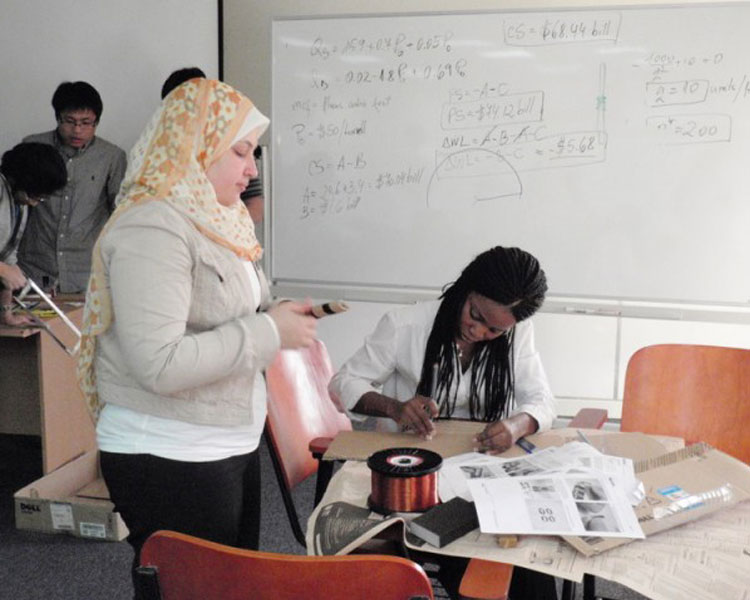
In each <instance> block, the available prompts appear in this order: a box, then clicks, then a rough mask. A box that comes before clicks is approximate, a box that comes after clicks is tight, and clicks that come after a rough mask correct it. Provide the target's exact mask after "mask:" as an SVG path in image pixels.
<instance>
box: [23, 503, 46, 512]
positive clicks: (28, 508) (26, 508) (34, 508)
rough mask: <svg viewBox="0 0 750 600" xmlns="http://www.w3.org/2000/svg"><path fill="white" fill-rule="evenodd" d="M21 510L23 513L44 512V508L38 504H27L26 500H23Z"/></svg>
mask: <svg viewBox="0 0 750 600" xmlns="http://www.w3.org/2000/svg"><path fill="white" fill-rule="evenodd" d="M21 512H23V513H35V512H37V513H38V512H42V509H41V507H40V506H38V505H37V504H27V503H26V502H21Z"/></svg>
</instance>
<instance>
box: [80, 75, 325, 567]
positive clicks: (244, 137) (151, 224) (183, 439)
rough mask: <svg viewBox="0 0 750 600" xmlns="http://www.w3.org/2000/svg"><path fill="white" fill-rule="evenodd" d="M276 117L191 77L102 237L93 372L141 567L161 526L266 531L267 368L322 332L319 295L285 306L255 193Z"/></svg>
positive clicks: (121, 508)
mask: <svg viewBox="0 0 750 600" xmlns="http://www.w3.org/2000/svg"><path fill="white" fill-rule="evenodd" d="M267 126H268V119H267V118H266V117H265V116H263V115H262V114H261V113H260V111H258V109H257V108H256V107H255V106H253V104H252V102H251V101H250V100H249V99H248V98H246V97H245V96H244V95H242V94H241V93H239V92H238V91H236V90H235V89H233V88H232V87H230V86H228V85H226V84H223V83H221V82H218V81H214V80H207V79H194V80H191V81H189V82H187V83H184V84H182V85H181V86H179V88H177V89H175V90H174V91H173V92H172V93H171V94H170V95H169V96H168V97H167V98H166V100H164V102H163V103H162V105H161V107H160V108H159V110H158V111H157V114H156V115H155V116H154V117H153V118H152V119H151V122H150V123H149V125H148V126H147V128H146V130H145V131H144V132H143V134H142V135H141V137H140V139H139V140H138V142H137V143H136V146H135V147H134V148H133V151H132V152H131V155H130V161H131V165H130V169H129V170H128V175H127V176H126V179H125V180H124V181H123V185H122V188H121V190H120V194H119V198H118V203H117V204H118V207H117V209H116V211H115V212H114V213H113V215H112V217H111V218H110V220H109V221H108V222H107V225H106V226H105V228H104V230H103V231H102V234H101V236H100V237H99V240H98V241H97V244H96V246H95V248H94V252H93V263H92V273H91V278H90V281H89V286H88V292H87V294H86V307H85V311H84V327H83V339H82V344H81V355H80V359H79V373H78V376H79V383H80V384H81V387H82V389H83V390H84V394H85V396H86V400H87V402H88V405H89V409H90V410H91V413H92V414H93V415H94V416H95V417H98V422H97V441H98V445H99V448H100V451H101V468H102V475H103V477H104V480H105V482H106V484H107V487H108V488H109V491H110V495H111V498H112V501H113V502H114V504H115V508H116V510H117V511H118V512H119V513H120V514H121V515H122V517H123V519H124V521H125V523H126V525H127V526H128V529H129V530H130V535H129V536H128V542H129V543H130V544H131V545H132V546H133V548H134V550H135V561H134V566H137V564H138V560H139V552H140V549H141V546H142V545H143V543H144V542H145V540H146V538H147V537H148V536H149V535H150V534H151V533H153V532H154V531H156V530H158V529H172V530H176V531H180V532H183V533H187V534H191V535H196V536H199V537H202V538H205V539H209V540H213V541H216V542H219V543H224V544H229V545H242V546H245V547H250V548H257V545H258V531H259V528H258V522H259V517H260V513H259V510H260V509H259V503H260V466H259V456H258V451H257V448H258V443H259V439H260V435H261V433H262V430H263V424H264V421H265V416H266V403H265V402H266V396H265V387H264V383H263V378H262V373H261V372H262V369H263V368H264V367H266V366H267V365H268V364H269V363H270V362H271V360H272V359H273V357H274V355H275V354H276V352H277V351H278V350H279V348H296V347H300V346H306V345H309V344H310V343H311V342H312V340H313V339H314V336H315V319H314V318H313V317H312V316H310V315H309V314H308V313H309V306H307V305H306V304H302V303H297V302H284V303H281V304H278V305H276V306H269V304H268V298H269V293H268V286H267V283H266V280H265V278H264V277H263V275H262V273H261V271H260V270H259V269H258V268H257V267H256V262H257V261H258V259H259V258H260V256H261V248H260V245H259V244H258V242H257V240H256V238H255V234H254V229H253V224H252V220H251V219H250V216H249V215H248V213H247V210H246V209H245V207H244V206H243V204H242V203H241V202H240V193H241V192H242V191H243V190H244V189H245V187H246V186H247V184H248V181H249V179H250V178H252V177H255V176H257V170H256V167H255V161H254V159H253V150H254V148H255V146H256V145H257V143H258V138H259V137H260V136H261V135H262V133H263V132H264V131H265V129H266V127H267Z"/></svg>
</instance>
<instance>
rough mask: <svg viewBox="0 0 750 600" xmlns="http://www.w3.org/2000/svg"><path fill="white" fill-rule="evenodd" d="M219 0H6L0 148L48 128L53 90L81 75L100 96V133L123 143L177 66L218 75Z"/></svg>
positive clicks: (0, 7)
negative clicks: (196, 67)
mask: <svg viewBox="0 0 750 600" xmlns="http://www.w3.org/2000/svg"><path fill="white" fill-rule="evenodd" d="M217 6H218V5H217V0H128V1H127V2H124V1H121V0H116V1H111V0H109V1H105V2H101V1H100V0H2V2H1V3H0V56H2V60H0V81H1V82H2V84H0V123H2V127H0V152H4V151H5V150H7V149H9V148H11V147H12V146H14V145H15V144H17V143H18V142H20V141H21V138H23V137H24V136H26V135H28V134H30V133H37V132H40V131H47V130H50V129H54V127H55V125H56V123H55V115H54V112H53V109H52V105H51V100H52V94H53V93H54V91H55V88H57V86H58V84H60V83H61V82H63V81H78V80H84V81H88V82H89V83H91V84H92V85H93V86H94V87H95V88H96V89H97V90H98V91H99V94H100V95H101V96H102V101H103V103H104V112H103V113H102V119H101V124H100V126H99V128H98V129H97V135H100V136H101V137H103V138H105V139H108V140H109V141H111V142H113V143H115V144H117V145H119V146H120V147H122V148H123V149H124V150H126V151H127V150H129V149H130V147H131V146H132V145H133V143H134V142H135V140H136V138H137V137H138V135H139V134H140V132H141V130H142V129H143V127H144V125H145V123H146V121H147V120H148V118H149V117H150V116H151V114H152V112H153V111H154V110H155V109H156V107H157V106H158V105H159V102H160V100H161V98H160V92H161V86H162V83H163V82H164V80H165V79H166V77H167V76H168V75H169V74H170V73H171V72H172V71H174V70H175V69H179V68H182V67H187V66H193V65H196V66H199V67H201V68H202V69H203V70H204V71H205V72H206V73H207V74H208V75H209V76H212V77H216V76H217V75H218V56H219V50H218V48H219V36H218V7H217Z"/></svg>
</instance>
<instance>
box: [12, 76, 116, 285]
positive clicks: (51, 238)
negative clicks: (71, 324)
mask: <svg viewBox="0 0 750 600" xmlns="http://www.w3.org/2000/svg"><path fill="white" fill-rule="evenodd" d="M52 107H53V108H54V109H55V118H56V119H57V128H56V129H53V130H52V131H47V132H45V133H38V134H34V135H30V136H28V137H26V138H25V139H24V141H25V142H41V143H45V144H49V145H51V146H53V147H55V148H56V149H57V150H58V151H59V152H60V154H61V155H62V157H63V159H64V160H65V165H66V167H67V171H68V181H67V183H66V185H65V187H64V188H62V189H61V190H59V191H58V192H56V193H55V194H54V196H53V197H52V199H54V201H53V202H45V203H43V204H39V205H38V206H35V207H34V208H33V209H32V210H31V211H30V213H29V220H28V225H27V226H26V232H25V234H24V236H23V240H22V241H21V246H20V248H19V251H18V260H19V264H20V266H21V268H22V269H23V271H24V272H25V273H26V274H27V275H28V276H29V277H30V278H31V279H33V280H34V281H36V282H37V283H38V284H39V285H41V286H42V287H43V288H47V289H49V288H54V287H57V288H58V290H59V291H60V292H63V293H80V292H84V291H85V290H86V285H87V283H88V277H89V271H90V270H91V250H92V248H93V247H94V242H96V238H97V236H98V235H99V232H100V231H101V228H102V227H103V226H104V223H105V222H106V221H107V219H108V218H109V215H110V214H111V213H112V211H113V210H114V206H115V197H116V196H117V192H118V191H119V189H120V183H121V181H122V178H123V176H124V174H125V167H126V158H125V152H124V151H123V150H122V149H121V148H119V147H117V146H115V145H114V144H111V143H110V142H108V141H106V140H104V139H102V138H100V137H97V136H96V127H97V125H99V119H100V117H101V114H102V99H101V97H100V96H99V93H98V92H97V91H96V89H94V87H93V86H91V85H90V84H88V83H86V82H85V81H76V82H69V81H68V82H65V83H61V84H60V85H59V86H58V88H57V90H55V93H54V95H53V96H52Z"/></svg>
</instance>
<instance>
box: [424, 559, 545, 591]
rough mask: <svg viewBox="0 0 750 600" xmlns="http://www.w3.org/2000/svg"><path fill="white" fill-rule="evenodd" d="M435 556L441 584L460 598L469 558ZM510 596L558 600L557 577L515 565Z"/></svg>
mask: <svg viewBox="0 0 750 600" xmlns="http://www.w3.org/2000/svg"><path fill="white" fill-rule="evenodd" d="M435 558H436V559H437V560H436V562H437V563H438V564H439V565H440V571H439V572H438V576H437V578H438V580H439V581H440V584H441V585H442V586H443V588H444V589H445V591H446V592H447V593H448V595H449V596H450V597H451V598H458V588H459V586H460V584H461V578H462V577H463V574H464V571H465V570H466V565H467V564H469V559H468V558H459V557H453V556H451V557H448V556H444V557H443V556H440V555H435ZM508 598H509V600H557V599H558V596H557V584H556V583H555V578H554V577H552V576H551V575H547V574H545V573H539V572H537V571H531V570H530V569H524V568H523V567H513V577H512V579H511V580H510V590H508Z"/></svg>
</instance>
